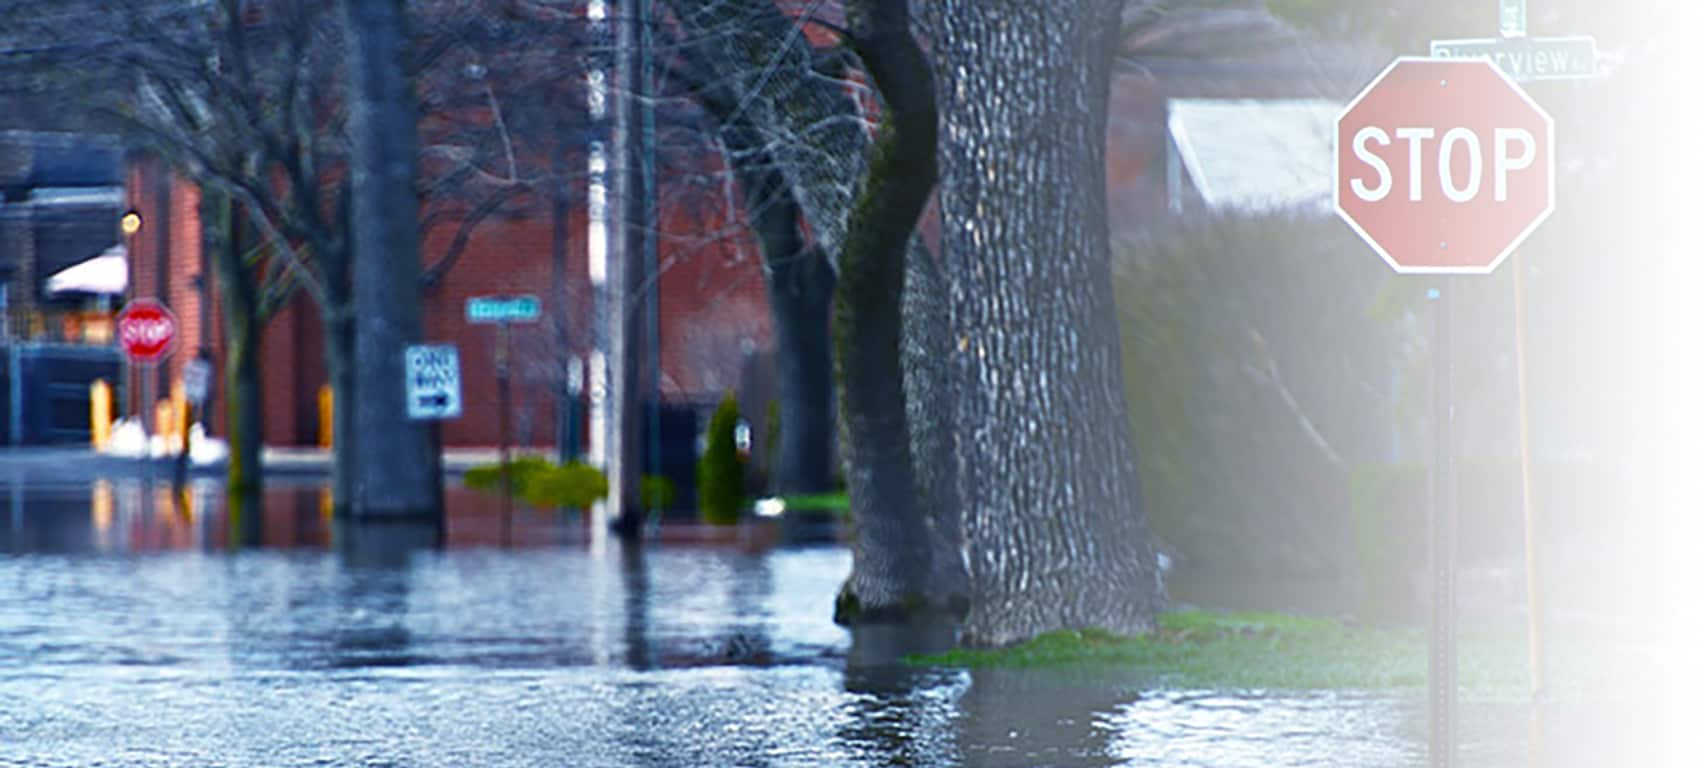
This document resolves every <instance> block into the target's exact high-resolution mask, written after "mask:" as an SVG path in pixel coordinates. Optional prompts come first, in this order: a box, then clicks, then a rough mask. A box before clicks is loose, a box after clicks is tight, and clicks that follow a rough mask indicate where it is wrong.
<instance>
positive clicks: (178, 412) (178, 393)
mask: <svg viewBox="0 0 1700 768" xmlns="http://www.w3.org/2000/svg"><path fill="white" fill-rule="evenodd" d="M188 424H189V391H188V390H187V389H184V387H183V377H182V376H178V377H177V378H175V379H172V380H171V437H170V438H169V439H168V440H167V441H166V442H168V443H170V444H171V449H172V451H173V452H181V451H182V450H183V445H184V444H185V443H186V442H188V440H189V431H188Z"/></svg>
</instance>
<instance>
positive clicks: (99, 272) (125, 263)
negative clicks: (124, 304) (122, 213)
mask: <svg viewBox="0 0 1700 768" xmlns="http://www.w3.org/2000/svg"><path fill="white" fill-rule="evenodd" d="M129 287H130V264H129V258H128V253H127V251H126V250H125V249H124V246H123V245H122V244H120V245H114V246H112V247H111V248H108V249H106V250H105V251H104V252H102V253H101V254H100V255H99V256H96V257H94V258H92V259H89V260H87V261H82V262H78V263H76V264H73V265H71V266H69V267H66V268H64V269H62V270H60V271H59V272H57V273H55V274H54V275H53V276H52V277H49V278H47V292H48V293H49V294H56V293H93V294H104V295H110V296H118V295H122V294H123V293H124V291H125V290H126V289H128V288H129Z"/></svg>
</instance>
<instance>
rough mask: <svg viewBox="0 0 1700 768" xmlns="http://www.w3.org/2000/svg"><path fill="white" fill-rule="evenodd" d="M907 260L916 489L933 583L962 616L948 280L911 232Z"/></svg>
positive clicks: (906, 344) (906, 374)
mask: <svg viewBox="0 0 1700 768" xmlns="http://www.w3.org/2000/svg"><path fill="white" fill-rule="evenodd" d="M903 264H904V288H903V348H902V359H903V390H904V395H905V406H906V408H905V411H906V414H907V416H908V425H909V451H910V455H911V459H912V460H913V461H914V464H915V484H916V491H917V492H918V494H919V497H920V500H921V505H922V509H923V511H924V512H925V514H924V516H923V518H922V520H923V526H924V532H925V534H926V536H927V539H928V541H929V542H930V543H931V545H932V546H931V550H932V559H931V567H932V576H931V578H930V580H929V586H930V588H931V589H932V591H933V594H934V595H936V596H939V598H940V599H941V600H942V603H943V604H944V605H947V606H949V607H950V609H951V612H952V613H954V614H956V615H957V616H958V617H961V616H962V615H964V614H965V613H966V612H967V610H968V603H967V600H968V571H967V560H966V558H965V556H964V555H965V553H964V551H963V541H962V507H961V501H960V498H959V497H958V495H957V488H956V474H957V473H956V445H957V437H956V423H955V416H956V413H955V409H956V389H955V386H954V385H953V383H952V382H951V378H950V377H951V358H950V294H949V286H948V285H946V284H945V280H944V275H943V274H941V273H940V272H939V268H938V265H937V264H935V263H933V257H932V256H931V255H930V254H928V253H927V251H926V249H925V248H923V247H921V245H920V240H919V239H918V238H912V239H911V240H910V246H909V253H908V256H907V257H906V258H905V259H904V262H903Z"/></svg>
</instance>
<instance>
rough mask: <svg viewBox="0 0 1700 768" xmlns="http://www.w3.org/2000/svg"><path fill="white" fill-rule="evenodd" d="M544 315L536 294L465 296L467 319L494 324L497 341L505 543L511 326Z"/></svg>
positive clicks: (509, 511)
mask: <svg viewBox="0 0 1700 768" xmlns="http://www.w3.org/2000/svg"><path fill="white" fill-rule="evenodd" d="M542 316H543V302H542V301H541V300H539V299H538V298H537V297H536V296H532V295H529V294H527V295H521V296H475V297H473V298H470V299H467V300H466V321H467V322H469V323H473V324H475V325H492V324H493V325H495V326H496V329H497V341H496V360H495V363H496V409H497V414H496V419H497V425H498V426H497V432H498V433H499V437H498V440H499V441H500V442H501V447H500V456H501V458H500V461H501V464H500V466H501V474H502V543H503V544H506V543H508V539H509V534H510V532H511V530H510V526H511V520H512V518H513V482H512V478H511V477H510V474H509V471H508V454H509V449H510V447H511V446H510V443H512V442H513V437H512V429H511V426H510V420H511V419H510V411H512V410H513V408H512V403H511V402H510V399H511V395H510V392H511V389H512V387H511V385H510V381H509V380H510V379H511V378H512V377H511V374H510V372H509V369H510V368H511V365H510V362H509V358H510V357H511V355H512V350H511V349H510V346H511V344H512V339H511V332H510V330H509V329H510V327H511V326H512V325H513V324H514V323H535V322H537V320H538V318H540V317H542Z"/></svg>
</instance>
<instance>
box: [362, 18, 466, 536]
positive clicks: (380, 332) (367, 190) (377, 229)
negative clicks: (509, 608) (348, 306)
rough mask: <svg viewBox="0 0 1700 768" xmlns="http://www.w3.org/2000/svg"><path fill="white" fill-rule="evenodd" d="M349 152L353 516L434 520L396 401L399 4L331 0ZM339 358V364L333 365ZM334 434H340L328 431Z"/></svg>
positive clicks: (403, 253) (414, 283)
mask: <svg viewBox="0 0 1700 768" xmlns="http://www.w3.org/2000/svg"><path fill="white" fill-rule="evenodd" d="M343 13H344V18H345V19H346V21H347V23H348V29H349V35H348V46H349V68H348V78H349V107H350V109H349V117H350V120H349V122H350V125H351V132H352V134H353V139H354V141H353V143H354V147H353V149H354V151H353V154H352V156H351V161H350V170H351V172H352V179H353V198H352V204H353V233H352V234H353V246H354V247H353V249H352V254H351V255H352V266H353V278H354V299H355V302H354V309H355V313H354V320H353V326H354V330H355V333H354V336H355V357H356V359H357V360H358V361H359V365H358V366H355V370H354V373H353V376H354V377H355V383H354V390H355V391H354V397H353V398H352V399H351V400H344V401H341V402H339V403H338V404H337V405H338V410H339V411H341V410H342V409H343V408H345V407H346V408H348V410H351V411H353V413H352V414H351V416H352V417H353V427H354V430H355V431H356V432H358V434H359V435H360V437H359V438H356V439H355V444H354V446H353V450H354V459H355V466H354V470H355V472H356V473H357V474H356V476H355V480H354V488H353V491H354V496H353V499H352V501H353V506H352V509H351V511H352V513H353V514H354V516H356V517H368V518H390V517H425V518H436V517H440V516H441V514H442V471H441V467H440V466H439V464H440V460H441V459H440V456H439V455H438V453H437V451H436V450H435V449H434V446H433V445H432V441H431V439H430V433H429V430H428V429H427V427H426V424H425V423H424V422H421V421H413V420H410V419H409V418H408V416H407V403H406V402H405V399H404V398H403V397H402V391H403V376H404V371H405V361H404V353H405V350H406V347H407V345H408V344H413V343H418V341H419V339H420V337H421V320H420V307H419V303H420V296H419V278H420V271H421V268H420V264H419V197H418V193H417V192H416V190H415V188H414V182H415V177H416V176H417V164H418V157H417V155H418V146H419V132H418V114H417V109H416V108H415V107H414V103H413V89H412V82H411V80H410V78H409V76H408V74H407V68H406V62H405V53H406V45H407V30H406V13H407V11H406V4H405V3H404V2H403V0H343ZM344 362H346V361H344ZM337 437H338V439H342V438H344V437H352V435H340V434H339V435H338V436H337Z"/></svg>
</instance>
